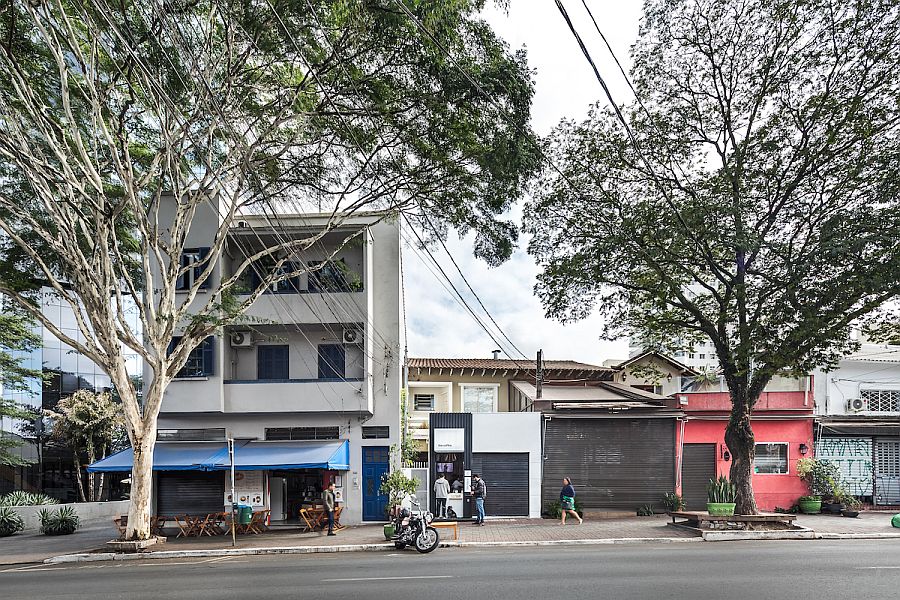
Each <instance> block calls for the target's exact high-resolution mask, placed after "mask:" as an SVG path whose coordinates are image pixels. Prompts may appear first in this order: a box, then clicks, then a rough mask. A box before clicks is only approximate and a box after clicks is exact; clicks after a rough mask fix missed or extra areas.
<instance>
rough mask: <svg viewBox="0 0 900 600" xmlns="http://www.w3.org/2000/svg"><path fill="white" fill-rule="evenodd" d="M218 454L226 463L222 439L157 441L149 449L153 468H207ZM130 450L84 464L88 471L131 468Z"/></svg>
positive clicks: (132, 459)
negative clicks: (219, 440) (90, 463)
mask: <svg viewBox="0 0 900 600" xmlns="http://www.w3.org/2000/svg"><path fill="white" fill-rule="evenodd" d="M222 455H224V457H225V462H226V463H227V462H228V448H227V446H226V445H225V442H160V443H158V444H156V446H155V447H154V449H153V470H154V471H207V470H210V469H212V468H214V467H215V465H216V464H217V463H218V462H219V461H220V460H221V457H222ZM133 463H134V452H133V451H132V449H131V448H128V449H127V450H122V451H121V452H118V453H116V454H113V455H112V456H107V457H106V458H104V459H103V460H99V461H97V462H95V463H94V464H92V465H90V466H88V468H87V470H88V472H90V473H100V472H103V473H110V472H121V471H125V472H127V471H131V467H132V465H133Z"/></svg>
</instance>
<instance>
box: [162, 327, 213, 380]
mask: <svg viewBox="0 0 900 600" xmlns="http://www.w3.org/2000/svg"><path fill="white" fill-rule="evenodd" d="M215 341H216V340H215V338H214V337H213V336H209V337H208V338H206V339H205V340H203V341H202V342H201V343H200V345H199V346H197V347H196V348H194V349H193V350H191V353H190V354H189V355H188V359H187V362H186V363H184V366H183V367H181V370H180V371H178V373H177V374H176V375H175V379H191V378H196V377H209V376H210V375H213V374H214V373H215V368H214V366H215ZM179 342H181V336H175V337H173V338H172V341H171V342H170V343H169V352H168V353H169V354H171V353H172V350H174V349H175V346H177V345H178V344H179Z"/></svg>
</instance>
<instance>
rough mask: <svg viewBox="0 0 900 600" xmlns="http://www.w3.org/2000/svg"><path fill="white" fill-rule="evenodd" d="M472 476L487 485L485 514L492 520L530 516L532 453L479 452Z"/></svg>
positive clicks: (474, 461) (475, 457)
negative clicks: (495, 517)
mask: <svg viewBox="0 0 900 600" xmlns="http://www.w3.org/2000/svg"><path fill="white" fill-rule="evenodd" d="M472 473H479V474H480V475H481V478H482V479H484V483H485V485H487V498H485V501H484V512H485V514H487V515H488V516H503V517H527V516H528V453H527V452H525V453H519V452H515V453H507V452H475V453H473V454H472Z"/></svg>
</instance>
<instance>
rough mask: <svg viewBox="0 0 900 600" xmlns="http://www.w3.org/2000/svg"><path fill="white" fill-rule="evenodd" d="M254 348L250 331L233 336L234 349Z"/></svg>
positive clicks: (232, 344)
mask: <svg viewBox="0 0 900 600" xmlns="http://www.w3.org/2000/svg"><path fill="white" fill-rule="evenodd" d="M252 346H253V336H251V335H250V332H249V331H235V332H234V333H232V334H231V347H232V348H250V347H252Z"/></svg>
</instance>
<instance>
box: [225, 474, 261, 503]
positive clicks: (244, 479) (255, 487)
mask: <svg viewBox="0 0 900 600" xmlns="http://www.w3.org/2000/svg"><path fill="white" fill-rule="evenodd" d="M225 477H226V482H225V504H231V489H230V488H231V482H230V481H228V478H229V477H230V476H229V474H228V473H226V474H225ZM264 492H265V473H263V471H238V472H237V473H235V474H234V494H235V496H236V497H237V503H238V504H245V505H249V506H254V507H257V506H264V505H265V502H264V498H265V495H264Z"/></svg>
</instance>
